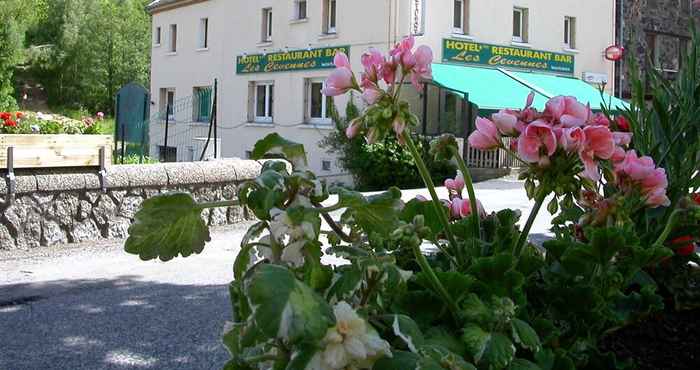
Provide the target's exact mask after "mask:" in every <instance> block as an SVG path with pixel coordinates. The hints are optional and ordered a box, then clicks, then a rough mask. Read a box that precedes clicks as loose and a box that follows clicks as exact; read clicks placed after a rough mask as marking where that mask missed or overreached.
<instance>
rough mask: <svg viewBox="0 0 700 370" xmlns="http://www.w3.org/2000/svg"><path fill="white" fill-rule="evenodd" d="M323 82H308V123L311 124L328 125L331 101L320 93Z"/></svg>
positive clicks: (314, 80) (315, 80)
mask: <svg viewBox="0 0 700 370" xmlns="http://www.w3.org/2000/svg"><path fill="white" fill-rule="evenodd" d="M323 83H324V82H323V80H317V79H313V80H309V81H308V84H307V85H308V91H307V94H308V95H307V96H308V97H309V98H308V107H307V108H306V109H307V110H308V117H309V123H312V124H324V125H325V124H330V123H331V117H330V109H331V104H333V99H332V98H331V97H330V96H325V95H323V93H322V90H323Z"/></svg>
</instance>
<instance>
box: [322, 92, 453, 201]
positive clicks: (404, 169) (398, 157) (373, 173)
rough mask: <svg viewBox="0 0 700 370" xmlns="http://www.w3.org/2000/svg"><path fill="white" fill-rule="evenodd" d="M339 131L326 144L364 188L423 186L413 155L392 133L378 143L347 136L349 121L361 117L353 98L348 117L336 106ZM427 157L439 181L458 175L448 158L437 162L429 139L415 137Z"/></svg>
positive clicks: (427, 161) (347, 108)
mask: <svg viewBox="0 0 700 370" xmlns="http://www.w3.org/2000/svg"><path fill="white" fill-rule="evenodd" d="M331 114H332V117H333V121H334V123H335V126H336V128H337V130H336V131H335V132H333V133H332V134H331V135H329V136H328V137H326V139H325V140H324V141H323V143H322V146H324V147H325V148H327V149H329V151H331V152H333V153H336V154H337V155H338V159H339V161H340V163H341V165H342V166H343V168H345V169H346V170H348V171H349V172H350V173H351V174H352V176H353V179H354V180H355V186H356V187H357V189H358V190H361V191H378V190H384V189H387V188H389V187H391V186H397V187H399V188H401V189H411V188H418V187H423V186H424V185H423V182H422V181H421V179H420V176H419V174H418V170H417V169H416V164H415V161H414V160H413V157H412V156H411V154H410V153H409V151H408V150H406V149H405V148H404V147H403V146H401V145H399V143H398V141H397V140H396V137H395V136H388V137H386V138H385V139H384V140H382V141H380V142H378V143H376V144H368V143H367V142H366V141H364V140H349V139H348V138H347V136H346V135H345V129H346V128H347V126H348V123H349V122H350V121H352V120H353V119H354V118H356V117H357V116H358V109H357V106H356V105H355V103H354V101H353V100H352V99H351V100H350V102H349V103H348V105H347V107H346V110H345V117H340V115H339V114H338V112H337V110H336V109H333V111H332V113H331ZM414 140H415V141H416V145H417V146H418V147H419V149H420V151H421V153H422V155H423V160H424V161H425V162H426V165H427V166H428V169H429V170H430V172H431V174H432V177H433V181H434V182H435V183H437V184H442V182H443V181H444V180H445V179H446V178H448V177H454V176H455V173H456V168H455V166H454V165H453V164H451V163H450V162H448V161H435V160H434V159H433V158H432V156H431V155H429V150H430V145H429V139H428V138H426V137H414Z"/></svg>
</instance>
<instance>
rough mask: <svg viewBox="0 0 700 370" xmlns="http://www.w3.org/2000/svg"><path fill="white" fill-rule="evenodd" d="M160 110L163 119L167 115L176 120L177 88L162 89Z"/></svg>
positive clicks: (169, 118) (171, 119)
mask: <svg viewBox="0 0 700 370" xmlns="http://www.w3.org/2000/svg"><path fill="white" fill-rule="evenodd" d="M160 112H161V117H163V120H165V117H168V120H169V121H170V122H172V121H174V120H175V89H172V88H165V89H160Z"/></svg>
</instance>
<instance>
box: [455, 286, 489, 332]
mask: <svg viewBox="0 0 700 370" xmlns="http://www.w3.org/2000/svg"><path fill="white" fill-rule="evenodd" d="M462 309H463V311H462V312H463V315H464V318H465V319H467V320H469V321H474V322H476V323H478V324H480V325H488V324H489V323H491V321H493V318H494V315H493V311H492V310H491V308H489V307H488V306H486V304H485V303H484V302H483V301H482V300H481V299H480V298H479V296H477V295H476V294H473V293H472V294H469V295H468V296H467V298H466V299H465V300H464V301H463V302H462Z"/></svg>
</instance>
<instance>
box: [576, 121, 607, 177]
mask: <svg viewBox="0 0 700 370" xmlns="http://www.w3.org/2000/svg"><path fill="white" fill-rule="evenodd" d="M583 132H584V134H585V139H586V140H585V142H584V145H583V148H582V149H581V152H580V157H581V161H582V162H583V165H584V167H585V171H584V173H583V175H584V176H585V177H587V178H589V179H591V180H593V181H599V180H600V171H599V170H598V160H600V159H606V160H607V159H610V158H611V157H612V156H613V154H614V153H615V141H614V139H613V135H612V132H610V129H608V128H607V127H605V126H588V127H586V128H584V129H583Z"/></svg>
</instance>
